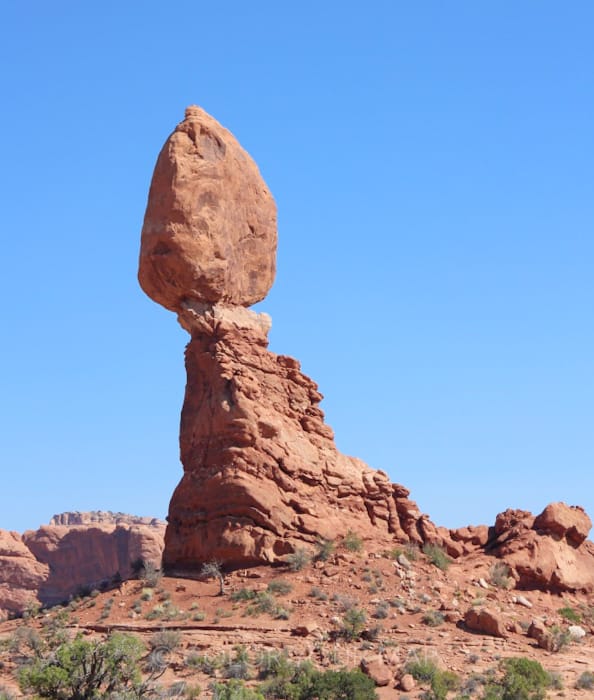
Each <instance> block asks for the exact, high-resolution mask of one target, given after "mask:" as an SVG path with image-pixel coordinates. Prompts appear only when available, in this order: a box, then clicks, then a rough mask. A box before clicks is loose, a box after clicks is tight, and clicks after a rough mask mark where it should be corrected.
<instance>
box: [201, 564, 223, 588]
mask: <svg viewBox="0 0 594 700" xmlns="http://www.w3.org/2000/svg"><path fill="white" fill-rule="evenodd" d="M200 573H201V574H202V576H204V577H205V578H214V579H216V580H217V581H218V582H219V595H225V574H224V572H223V565H222V564H221V563H220V562H218V561H216V560H214V559H213V561H209V562H206V563H205V564H203V565H202V570H201V572H200Z"/></svg>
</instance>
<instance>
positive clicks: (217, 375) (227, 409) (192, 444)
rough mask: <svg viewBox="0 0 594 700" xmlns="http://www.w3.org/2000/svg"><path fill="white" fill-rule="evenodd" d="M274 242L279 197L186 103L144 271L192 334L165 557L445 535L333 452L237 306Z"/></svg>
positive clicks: (164, 165) (279, 360) (153, 290)
mask: <svg viewBox="0 0 594 700" xmlns="http://www.w3.org/2000/svg"><path fill="white" fill-rule="evenodd" d="M275 248H276V227H275V210H274V203H273V200H272V197H271V195H270V193H269V192H268V189H267V188H266V186H265V184H264V183H263V182H262V180H261V178H260V175H259V173H258V170H257V168H256V166H255V165H254V163H253V161H252V160H251V159H250V158H249V157H248V156H247V155H246V154H245V152H244V151H243V150H242V149H241V147H240V146H239V145H238V144H237V142H236V141H235V139H234V138H233V137H232V136H231V134H229V133H228V132H227V131H225V130H224V129H223V128H222V127H221V126H220V125H218V124H217V122H215V120H214V119H212V118H211V117H209V116H208V115H207V114H205V113H204V112H203V111H202V110H199V109H198V108H195V107H190V108H188V111H187V112H186V119H185V121H184V122H182V123H181V124H180V125H179V126H178V127H177V129H176V130H175V132H174V133H173V135H172V136H171V137H170V138H169V140H168V141H167V143H166V144H165V146H164V148H163V150H162V151H161V155H160V156H159V159H158V162H157V166H156V168H155V174H154V176H153V181H152V185H151V190H150V194H149V201H148V206H147V212H146V217H145V221H144V228H143V232H142V244H141V254H140V272H139V279H140V282H141V284H142V287H143V289H144V290H145V291H146V292H147V294H148V295H149V296H151V297H152V298H153V299H154V300H156V301H158V302H159V303H161V304H163V305H164V306H166V307H167V308H169V309H173V310H174V311H176V312H177V314H178V320H179V322H180V323H181V325H182V326H183V327H184V328H185V329H186V330H187V331H188V333H189V334H190V336H191V340H190V342H189V343H188V346H187V348H186V370H187V384H186V393H185V399H184V405H183V409H182V418H181V427H180V448H181V449H180V453H181V461H182V464H183V468H184V475H183V478H182V480H181V482H180V483H179V485H178V486H177V488H176V490H175V492H174V494H173V497H172V499H171V502H170V506H169V515H168V527H167V531H166V535H165V551H164V554H163V564H164V566H165V568H166V569H167V570H168V571H169V572H171V573H180V574H182V575H183V574H184V573H186V572H187V573H190V572H192V571H199V570H200V568H201V566H202V564H203V563H204V562H207V561H209V560H213V559H216V560H218V561H219V562H221V563H222V564H224V565H225V567H227V568H237V567H245V566H250V565H256V564H261V563H272V562H279V561H282V560H283V558H284V557H286V556H287V555H289V554H291V553H293V552H295V551H296V550H298V549H300V548H303V547H308V546H310V547H313V545H314V544H315V543H316V541H317V540H318V539H319V538H320V537H323V538H329V539H335V538H337V537H340V536H341V535H345V534H346V533H347V532H348V531H349V530H353V531H354V532H357V533H358V534H359V535H360V536H361V537H362V538H363V539H364V538H366V537H368V538H370V539H373V541H374V543H376V544H377V543H378V542H385V543H386V544H389V543H390V542H393V541H394V540H395V539H399V540H401V541H412V542H415V543H417V544H421V543H423V542H426V541H432V542H433V541H435V542H439V543H442V542H443V540H444V538H445V539H446V540H448V541H450V542H451V540H449V536H448V535H447V531H444V532H442V531H438V529H437V528H435V526H434V525H433V523H431V521H430V520H429V519H428V518H427V517H425V516H423V515H421V513H420V512H419V510H418V508H417V507H416V505H415V504H414V503H413V502H412V501H410V500H408V491H407V490H406V489H405V488H403V487H402V486H398V485H396V484H392V483H391V482H390V480H389V479H388V477H387V475H386V474H385V473H383V472H379V471H374V470H372V469H370V468H369V467H368V466H367V465H365V464H364V463H363V462H361V461H360V460H358V459H355V458H352V457H347V456H345V455H342V454H340V453H339V452H338V450H337V449H336V446H335V444H334V438H333V433H332V430H331V428H330V427H329V426H327V425H326V424H325V422H324V414H323V412H322V410H321V409H320V407H319V404H320V401H321V399H322V395H321V394H320V392H319V391H318V387H317V385H316V384H315V383H314V382H313V381H312V380H311V379H309V378H308V377H306V376H305V375H304V374H302V373H301V371H300V367H299V363H298V362H297V360H294V359H292V358H290V357H287V356H284V355H275V354H273V353H271V352H269V351H268V350H267V346H268V338H267V333H268V330H269V328H270V318H269V317H268V316H267V315H266V314H256V313H254V312H252V311H250V310H248V309H246V308H244V307H245V306H248V305H250V304H252V303H253V302H255V301H258V300H260V299H262V298H263V297H264V296H265V295H266V293H267V291H268V289H269V287H270V285H271V283H272V280H273V276H274V267H275ZM444 533H445V534H444ZM451 544H452V545H453V542H451Z"/></svg>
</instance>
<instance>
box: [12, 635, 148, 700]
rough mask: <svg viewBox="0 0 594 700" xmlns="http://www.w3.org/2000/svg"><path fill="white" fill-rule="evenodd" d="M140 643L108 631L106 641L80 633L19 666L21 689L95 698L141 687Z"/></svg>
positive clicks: (77, 699) (68, 699)
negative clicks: (41, 655)
mask: <svg viewBox="0 0 594 700" xmlns="http://www.w3.org/2000/svg"><path fill="white" fill-rule="evenodd" d="M143 652H144V647H143V646H142V643H141V642H140V640H138V639H137V638H136V637H133V636H130V635H125V634H112V635H111V636H110V637H108V638H107V640H106V641H104V642H100V641H88V640H85V639H83V638H82V637H81V636H80V635H79V636H78V637H76V639H74V640H73V641H70V642H66V643H64V644H62V645H61V646H59V647H58V648H57V649H56V650H55V652H52V653H51V654H48V655H47V656H45V657H43V658H37V659H35V660H34V661H33V662H32V663H30V664H29V665H27V666H25V667H23V668H22V669H21V671H20V673H19V684H20V686H21V690H22V691H23V692H26V691H33V692H34V693H35V694H36V695H37V696H38V697H40V698H53V699H54V700H95V699H96V698H100V697H110V696H111V695H112V694H116V693H124V692H128V691H132V690H134V689H136V690H138V689H140V687H141V676H140V668H139V661H140V657H141V656H142V654H143Z"/></svg>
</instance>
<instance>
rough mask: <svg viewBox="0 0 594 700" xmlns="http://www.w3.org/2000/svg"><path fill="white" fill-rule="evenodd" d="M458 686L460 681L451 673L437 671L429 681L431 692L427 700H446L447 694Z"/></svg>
mask: <svg viewBox="0 0 594 700" xmlns="http://www.w3.org/2000/svg"><path fill="white" fill-rule="evenodd" d="M459 686H460V679H459V678H458V676H457V675H456V674H455V673H454V672H453V671H440V670H438V671H437V672H436V673H435V674H434V676H433V678H432V679H431V692H430V693H428V695H427V696H426V697H427V700H446V698H447V696H448V693H449V692H450V691H452V690H456V688H458V687H459Z"/></svg>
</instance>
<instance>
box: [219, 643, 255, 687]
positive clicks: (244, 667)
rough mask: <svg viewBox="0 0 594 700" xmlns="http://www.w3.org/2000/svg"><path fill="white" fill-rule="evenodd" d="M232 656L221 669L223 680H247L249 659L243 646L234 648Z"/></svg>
mask: <svg viewBox="0 0 594 700" xmlns="http://www.w3.org/2000/svg"><path fill="white" fill-rule="evenodd" d="M234 652H235V653H234V656H233V658H232V659H229V660H228V661H227V663H226V664H225V666H224V668H223V673H224V674H225V678H240V679H242V680H247V679H248V678H249V677H250V659H249V654H248V651H247V649H246V648H245V647H244V646H236V647H234Z"/></svg>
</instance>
